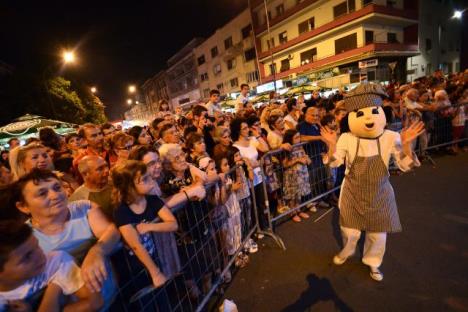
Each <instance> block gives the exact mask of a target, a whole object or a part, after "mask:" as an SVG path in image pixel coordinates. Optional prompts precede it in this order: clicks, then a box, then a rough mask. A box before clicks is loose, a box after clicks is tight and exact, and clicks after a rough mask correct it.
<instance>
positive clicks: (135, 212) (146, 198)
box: [111, 160, 177, 287]
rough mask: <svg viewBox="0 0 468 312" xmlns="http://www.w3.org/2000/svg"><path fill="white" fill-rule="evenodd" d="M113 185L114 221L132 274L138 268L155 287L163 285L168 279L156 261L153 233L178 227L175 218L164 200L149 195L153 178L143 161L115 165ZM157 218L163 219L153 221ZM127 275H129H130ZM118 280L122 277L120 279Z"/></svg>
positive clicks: (136, 271) (169, 230) (130, 161)
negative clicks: (121, 238)
mask: <svg viewBox="0 0 468 312" xmlns="http://www.w3.org/2000/svg"><path fill="white" fill-rule="evenodd" d="M111 176H112V183H113V186H114V194H113V195H114V201H115V202H116V203H117V204H118V206H117V208H116V210H115V211H114V220H115V223H116V225H117V226H118V228H119V231H120V233H121V234H122V237H123V239H124V240H125V242H126V244H127V249H128V252H129V254H130V256H136V258H137V259H138V260H139V261H137V259H136V258H135V257H133V258H132V257H131V258H130V259H133V261H132V260H131V261H130V266H131V268H130V270H131V271H132V272H129V273H130V274H132V275H135V274H137V273H138V272H139V271H140V270H141V268H142V267H141V264H143V265H144V267H145V268H146V270H147V271H148V273H149V275H150V277H151V281H152V283H153V285H154V286H155V287H159V286H161V285H163V284H164V283H165V282H166V280H167V278H166V276H164V274H163V273H162V272H161V271H160V270H159V268H158V266H157V264H156V263H155V260H154V259H155V255H156V250H155V246H154V242H153V239H152V237H151V233H152V232H172V231H176V230H177V221H176V219H175V217H174V215H173V214H172V212H171V211H170V210H169V208H167V207H166V206H165V205H164V202H163V201H162V200H161V199H160V198H159V197H158V196H156V195H149V194H150V192H151V190H152V189H153V187H154V180H153V179H152V178H151V176H150V174H149V173H147V169H146V166H145V164H144V163H143V162H140V161H135V160H129V161H127V162H125V163H122V164H118V165H116V166H115V167H114V168H113V169H112V172H111ZM157 217H159V218H160V219H161V221H162V222H157V223H155V222H154V219H156V218H157ZM129 277H130V276H129ZM121 280H125V279H122V278H121Z"/></svg>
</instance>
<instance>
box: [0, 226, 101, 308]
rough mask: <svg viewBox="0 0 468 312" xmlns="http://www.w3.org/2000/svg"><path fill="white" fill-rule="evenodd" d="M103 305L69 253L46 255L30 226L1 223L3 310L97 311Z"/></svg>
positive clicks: (0, 299)
mask: <svg viewBox="0 0 468 312" xmlns="http://www.w3.org/2000/svg"><path fill="white" fill-rule="evenodd" d="M41 296H42V299H41ZM71 297H73V298H71ZM102 304H103V302H102V299H101V297H100V296H99V295H98V294H93V293H91V292H90V291H89V290H88V288H87V287H85V286H84V281H83V279H82V277H81V274H80V269H79V268H78V266H77V265H76V264H75V262H74V260H73V258H72V257H71V256H70V255H69V254H68V253H66V252H63V251H53V252H50V253H48V254H47V255H45V254H44V252H43V251H42V249H41V248H40V247H39V244H38V241H37V239H36V238H35V237H34V236H33V234H32V229H31V227H30V226H28V225H27V224H25V223H23V222H18V221H13V220H10V221H1V222H0V311H31V310H37V311H40V312H42V311H44V312H49V311H61V310H63V311H74V312H75V311H76V312H78V311H96V310H98V309H99V308H100V307H101V306H102ZM63 305H65V306H63Z"/></svg>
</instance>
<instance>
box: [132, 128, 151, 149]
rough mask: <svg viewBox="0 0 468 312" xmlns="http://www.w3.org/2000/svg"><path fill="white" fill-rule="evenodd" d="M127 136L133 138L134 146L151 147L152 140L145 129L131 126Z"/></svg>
mask: <svg viewBox="0 0 468 312" xmlns="http://www.w3.org/2000/svg"><path fill="white" fill-rule="evenodd" d="M128 134H129V135H131V136H132V137H133V138H134V142H135V145H151V143H152V139H151V135H149V133H148V131H147V130H146V128H143V127H140V126H133V127H132V128H131V129H130V130H129V131H128Z"/></svg>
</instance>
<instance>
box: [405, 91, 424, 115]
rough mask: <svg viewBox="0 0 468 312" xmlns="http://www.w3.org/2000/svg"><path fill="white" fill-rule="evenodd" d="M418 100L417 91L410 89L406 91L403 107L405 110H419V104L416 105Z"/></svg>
mask: <svg viewBox="0 0 468 312" xmlns="http://www.w3.org/2000/svg"><path fill="white" fill-rule="evenodd" d="M418 99H419V91H418V90H416V89H414V88H411V89H409V90H408V91H406V96H405V106H406V108H407V109H412V110H420V109H422V108H423V106H422V105H421V104H419V103H418Z"/></svg>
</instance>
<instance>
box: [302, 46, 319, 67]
mask: <svg viewBox="0 0 468 312" xmlns="http://www.w3.org/2000/svg"><path fill="white" fill-rule="evenodd" d="M316 59H317V48H313V49H310V50H307V51H305V52H302V53H301V65H305V64H309V63H312V62H313V61H315V60H316Z"/></svg>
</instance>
